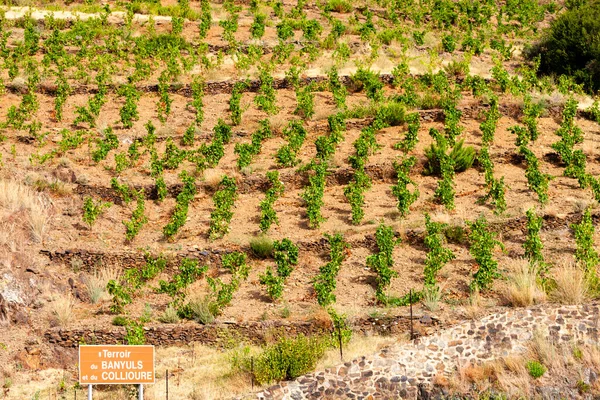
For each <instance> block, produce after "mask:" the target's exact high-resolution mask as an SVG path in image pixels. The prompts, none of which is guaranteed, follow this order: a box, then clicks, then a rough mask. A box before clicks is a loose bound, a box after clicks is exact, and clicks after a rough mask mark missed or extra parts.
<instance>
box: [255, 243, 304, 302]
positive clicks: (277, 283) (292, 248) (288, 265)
mask: <svg viewBox="0 0 600 400" xmlns="http://www.w3.org/2000/svg"><path fill="white" fill-rule="evenodd" d="M273 248H274V253H273V255H274V258H275V263H276V265H277V268H276V274H274V273H273V271H272V270H271V268H269V269H268V270H267V272H266V273H265V274H263V275H261V276H260V283H261V284H263V285H266V287H267V295H269V297H270V298H271V299H273V300H277V299H279V298H281V296H282V295H283V287H284V284H285V280H286V279H287V278H288V277H289V276H290V274H291V273H292V271H293V270H294V267H293V266H294V265H297V264H298V247H297V246H296V245H295V244H294V243H292V241H291V240H290V239H287V238H286V239H283V240H281V241H276V242H275V243H273Z"/></svg>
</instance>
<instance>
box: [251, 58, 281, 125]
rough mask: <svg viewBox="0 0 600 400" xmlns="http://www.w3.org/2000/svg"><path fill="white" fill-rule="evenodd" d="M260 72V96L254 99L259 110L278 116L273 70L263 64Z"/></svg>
mask: <svg viewBox="0 0 600 400" xmlns="http://www.w3.org/2000/svg"><path fill="white" fill-rule="evenodd" d="M258 70H259V79H260V87H259V89H258V94H257V95H256V97H255V98H254V102H255V103H256V106H257V107H258V109H259V110H263V111H264V112H266V113H267V114H269V115H273V114H277V112H278V107H277V106H276V105H275V101H276V92H275V87H274V84H275V81H274V79H273V77H272V76H271V68H270V67H269V66H267V65H264V64H263V65H261V66H259V68H258Z"/></svg>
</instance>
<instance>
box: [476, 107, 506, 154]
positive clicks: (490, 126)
mask: <svg viewBox="0 0 600 400" xmlns="http://www.w3.org/2000/svg"><path fill="white" fill-rule="evenodd" d="M500 116H501V115H500V111H499V109H498V96H496V95H493V96H492V97H491V98H490V109H489V110H488V111H486V112H485V120H484V121H483V122H482V123H481V125H479V129H480V130H481V144H482V145H483V146H487V145H490V144H492V143H494V135H495V133H496V127H497V126H498V120H499V119H500Z"/></svg>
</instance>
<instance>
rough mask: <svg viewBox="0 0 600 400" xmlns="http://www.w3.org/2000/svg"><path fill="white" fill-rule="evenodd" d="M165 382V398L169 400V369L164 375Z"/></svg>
mask: <svg viewBox="0 0 600 400" xmlns="http://www.w3.org/2000/svg"><path fill="white" fill-rule="evenodd" d="M166 381H167V382H166V384H167V400H169V370H167V375H166Z"/></svg>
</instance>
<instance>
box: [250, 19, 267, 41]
mask: <svg viewBox="0 0 600 400" xmlns="http://www.w3.org/2000/svg"><path fill="white" fill-rule="evenodd" d="M266 20H267V16H266V15H265V14H260V13H258V14H254V21H253V22H252V25H250V35H251V36H252V38H253V39H260V38H262V37H263V35H264V34H265V22H266Z"/></svg>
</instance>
